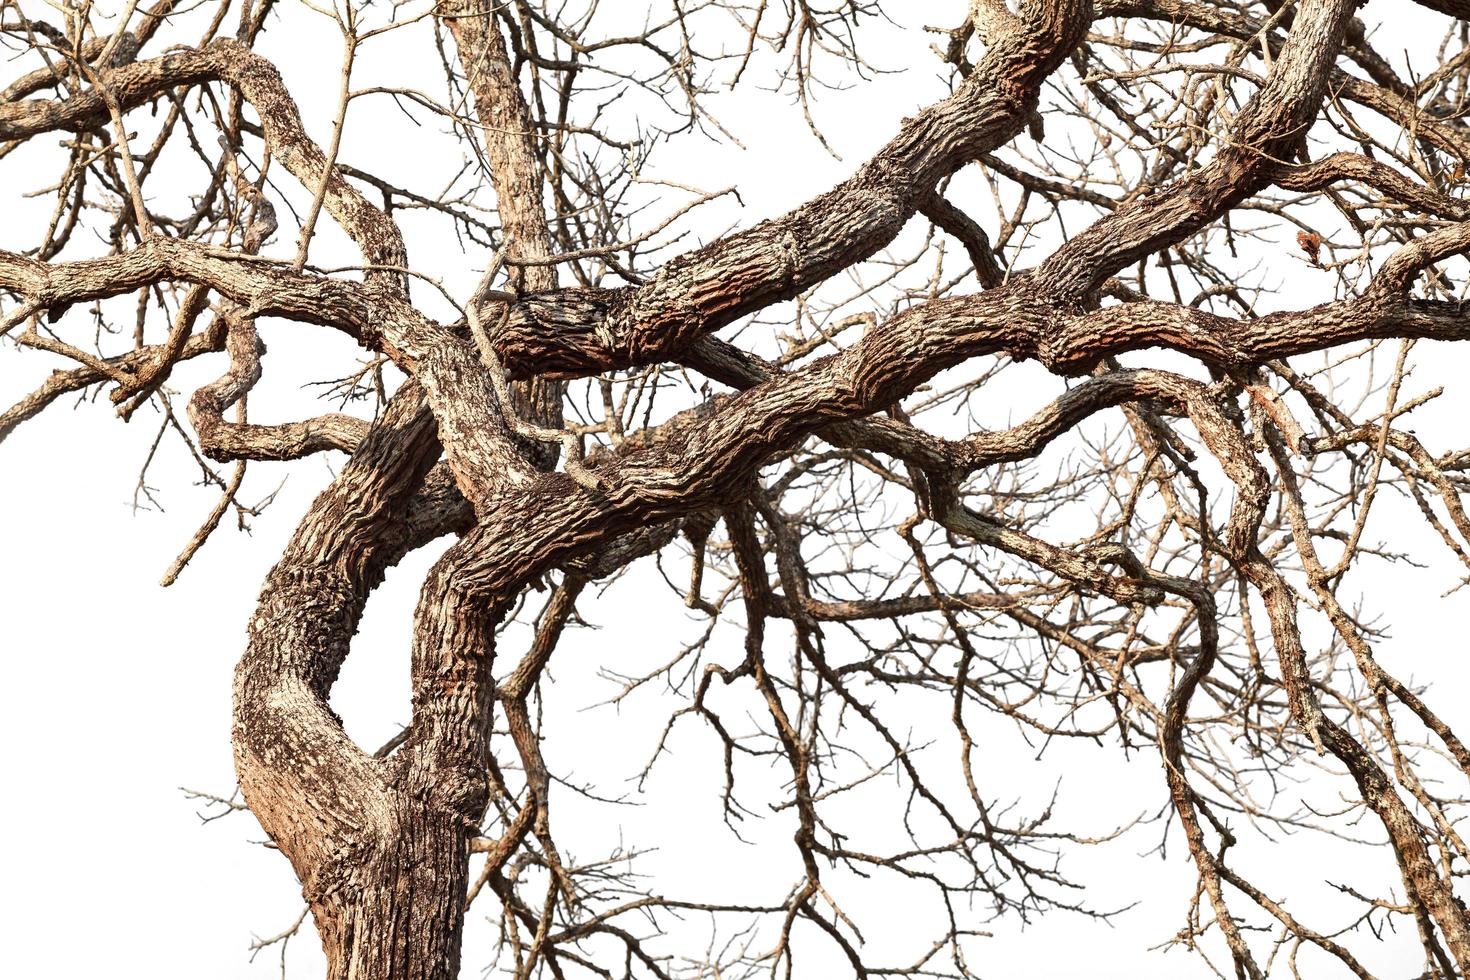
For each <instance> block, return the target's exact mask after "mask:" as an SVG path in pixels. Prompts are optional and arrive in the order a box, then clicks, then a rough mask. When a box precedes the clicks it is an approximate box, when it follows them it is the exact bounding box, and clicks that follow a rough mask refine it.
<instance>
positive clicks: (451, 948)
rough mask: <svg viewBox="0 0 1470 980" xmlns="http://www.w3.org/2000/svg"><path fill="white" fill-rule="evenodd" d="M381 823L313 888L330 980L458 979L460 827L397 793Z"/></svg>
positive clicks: (463, 877)
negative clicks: (314, 889)
mask: <svg viewBox="0 0 1470 980" xmlns="http://www.w3.org/2000/svg"><path fill="white" fill-rule="evenodd" d="M381 818H382V819H384V820H385V823H384V825H382V826H379V827H374V828H372V829H371V830H368V831H367V832H365V835H364V836H365V837H366V838H367V839H366V840H364V841H362V842H360V843H356V844H355V845H354V846H349V847H347V848H345V849H344V850H343V851H342V852H341V853H340V854H339V855H337V856H334V858H333V860H332V861H331V862H330V863H329V865H328V866H327V867H326V868H324V869H323V871H324V872H326V873H325V874H319V875H318V876H317V880H316V881H314V882H313V885H314V886H315V887H316V889H317V894H316V895H314V896H312V900H311V911H312V915H313V917H314V918H315V921H316V927H317V931H318V932H319V933H320V934H321V939H322V946H323V948H324V949H325V950H326V954H327V963H328V970H327V977H328V980H389V978H392V980H455V978H457V977H458V976H459V960H460V941H461V935H462V933H463V930H464V899H465V891H466V887H467V884H468V880H467V878H468V867H469V855H468V849H467V847H466V842H465V824H464V820H463V818H462V817H460V816H459V815H458V814H453V813H444V812H443V811H439V810H437V809H436V808H434V807H433V806H432V805H426V804H424V803H423V802H422V801H419V800H415V799H413V798H412V797H410V796H408V795H407V794H393V795H392V797H391V798H390V801H389V806H388V808H387V812H386V813H385V814H382V815H381Z"/></svg>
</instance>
